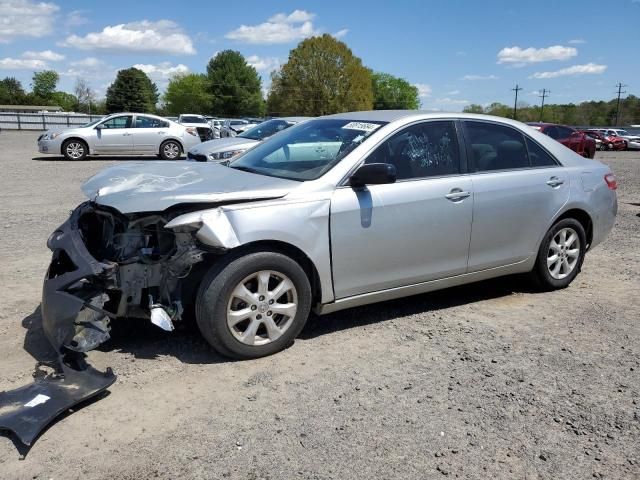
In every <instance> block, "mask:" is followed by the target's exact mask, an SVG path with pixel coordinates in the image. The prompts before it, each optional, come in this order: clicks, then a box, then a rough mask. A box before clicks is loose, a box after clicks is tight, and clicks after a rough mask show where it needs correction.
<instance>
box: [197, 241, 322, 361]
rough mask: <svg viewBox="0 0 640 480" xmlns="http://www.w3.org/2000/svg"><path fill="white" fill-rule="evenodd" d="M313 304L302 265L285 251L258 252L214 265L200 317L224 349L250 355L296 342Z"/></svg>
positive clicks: (206, 330) (199, 305) (202, 327)
mask: <svg viewBox="0 0 640 480" xmlns="http://www.w3.org/2000/svg"><path fill="white" fill-rule="evenodd" d="M310 309H311V286H310V284H309V279H308V277H307V275H306V273H305V272H304V270H303V269H302V267H300V265H299V264H298V263H297V262H296V261H294V260H292V259H291V258H289V257H287V256H285V255H282V254H280V253H276V252H255V253H249V254H247V255H244V256H240V257H236V258H233V257H231V258H229V259H228V260H224V259H223V260H222V262H221V263H220V264H218V265H214V266H213V267H212V269H211V270H210V271H209V273H208V274H207V275H206V276H205V278H204V279H203V281H202V284H201V285H200V289H199V291H198V296H197V299H196V320H197V322H198V327H199V328H200V331H201V332H202V335H203V336H204V338H205V339H206V340H207V341H208V342H209V343H210V344H211V345H212V346H213V347H214V348H215V349H216V350H217V351H218V352H219V353H221V354H222V355H225V356H228V357H232V358H238V359H249V358H258V357H264V356H266V355H271V354H273V353H276V352H279V351H280V350H283V349H285V348H286V347H288V346H289V345H290V344H291V343H293V340H294V339H295V337H296V336H298V334H299V333H300V331H301V330H302V328H303V327H304V325H305V323H306V321H307V317H308V316H309V311H310Z"/></svg>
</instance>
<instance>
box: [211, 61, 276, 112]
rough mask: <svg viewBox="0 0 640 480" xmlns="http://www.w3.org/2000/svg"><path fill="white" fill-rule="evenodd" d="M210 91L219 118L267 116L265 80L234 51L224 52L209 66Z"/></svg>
mask: <svg viewBox="0 0 640 480" xmlns="http://www.w3.org/2000/svg"><path fill="white" fill-rule="evenodd" d="M207 82H208V85H209V88H208V92H209V94H210V95H211V96H212V100H211V102H212V103H211V108H212V110H213V113H215V114H216V115H226V116H232V117H235V116H248V115H253V116H258V115H263V114H264V100H263V98H262V81H261V80H260V76H259V75H258V71H257V70H256V69H255V68H253V67H252V66H251V65H249V64H248V63H247V61H246V60H245V58H244V57H243V56H242V55H241V54H240V52H236V51H234V50H224V51H222V52H220V53H218V54H217V55H216V56H215V57H214V58H212V59H211V60H209V64H208V65H207Z"/></svg>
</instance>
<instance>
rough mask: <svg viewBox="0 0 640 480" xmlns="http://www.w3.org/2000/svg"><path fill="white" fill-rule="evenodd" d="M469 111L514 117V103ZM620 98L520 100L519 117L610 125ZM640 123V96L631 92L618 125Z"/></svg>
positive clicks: (622, 102)
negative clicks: (550, 101)
mask: <svg viewBox="0 0 640 480" xmlns="http://www.w3.org/2000/svg"><path fill="white" fill-rule="evenodd" d="M463 111H464V112H467V113H484V114H487V115H496V116H498V117H506V118H513V117H514V115H513V106H509V105H505V104H503V103H499V102H494V103H492V104H491V105H488V106H484V107H483V106H482V105H478V104H471V105H468V106H466V107H465V108H464V109H463ZM616 111H618V107H617V99H615V98H614V99H612V100H609V101H594V100H592V101H588V102H581V103H578V104H575V103H566V104H545V106H544V108H541V107H540V106H538V105H529V104H528V103H525V102H518V104H517V109H516V119H517V120H519V121H521V122H539V121H542V122H551V123H560V124H563V125H582V126H594V127H606V126H610V125H614V124H615V123H616ZM638 123H640V98H639V97H636V96H635V95H629V96H628V97H626V98H624V99H622V98H621V99H620V108H619V112H618V125H631V124H638Z"/></svg>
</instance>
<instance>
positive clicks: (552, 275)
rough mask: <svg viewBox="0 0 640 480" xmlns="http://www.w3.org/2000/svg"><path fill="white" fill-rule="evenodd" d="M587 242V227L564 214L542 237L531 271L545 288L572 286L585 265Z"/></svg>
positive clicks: (536, 281)
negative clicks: (585, 230)
mask: <svg viewBox="0 0 640 480" xmlns="http://www.w3.org/2000/svg"><path fill="white" fill-rule="evenodd" d="M586 246H587V243H586V235H585V232H584V228H583V227H582V224H581V223H580V222H578V221H577V220H575V219H573V218H565V219H564V220H560V221H559V222H558V223H556V224H555V225H553V226H552V227H551V228H550V229H549V231H548V232H547V234H546V235H545V237H544V239H543V240H542V244H541V245H540V250H539V251H538V257H537V259H536V264H535V266H534V267H533V270H532V271H531V275H532V277H533V280H534V281H535V283H536V284H537V285H538V286H539V287H540V288H541V289H543V290H556V289H560V288H566V287H567V286H569V284H570V283H571V282H572V281H573V279H574V278H576V276H577V275H578V273H579V272H580V269H581V268H582V262H583V261H584V255H585V252H586Z"/></svg>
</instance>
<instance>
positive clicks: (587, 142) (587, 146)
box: [528, 123, 596, 158]
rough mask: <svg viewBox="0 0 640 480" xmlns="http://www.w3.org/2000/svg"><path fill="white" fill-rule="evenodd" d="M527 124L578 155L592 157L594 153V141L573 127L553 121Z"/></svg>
mask: <svg viewBox="0 0 640 480" xmlns="http://www.w3.org/2000/svg"><path fill="white" fill-rule="evenodd" d="M528 125H530V126H531V127H533V128H535V129H536V130H539V131H540V132H542V133H544V134H545V135H547V136H549V137H551V138H553V139H554V140H557V141H558V142H560V143H561V144H563V145H564V146H565V147H568V148H570V149H571V150H573V151H574V152H576V153H577V154H578V155H582V156H583V157H586V158H593V157H594V156H595V154H596V141H595V140H594V139H593V138H591V137H590V136H588V135H585V134H584V133H582V132H579V131H578V130H576V129H575V128H571V127H567V126H566V125H556V124H555V123H529V124H528Z"/></svg>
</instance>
